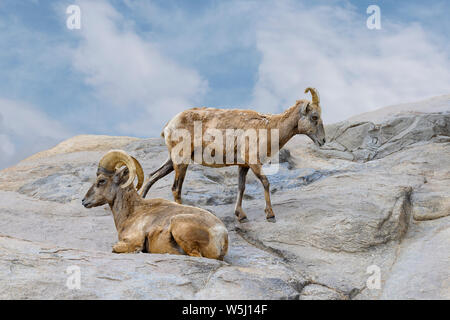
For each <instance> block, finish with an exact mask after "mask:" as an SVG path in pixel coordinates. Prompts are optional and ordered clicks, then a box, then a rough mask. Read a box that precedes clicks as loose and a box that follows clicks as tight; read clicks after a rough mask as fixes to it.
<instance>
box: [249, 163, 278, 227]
mask: <svg viewBox="0 0 450 320" xmlns="http://www.w3.org/2000/svg"><path fill="white" fill-rule="evenodd" d="M250 168H251V169H252V171H253V173H254V174H255V176H256V177H257V178H258V179H259V181H261V183H262V185H263V187H264V197H265V198H266V208H265V209H264V211H265V212H266V219H267V221H269V222H275V214H274V213H273V210H272V204H271V202H270V184H269V179H267V177H266V176H265V175H264V174H263V173H262V172H261V171H262V170H261V165H250Z"/></svg>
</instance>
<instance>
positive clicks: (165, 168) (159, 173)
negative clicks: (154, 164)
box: [141, 157, 174, 198]
mask: <svg viewBox="0 0 450 320" xmlns="http://www.w3.org/2000/svg"><path fill="white" fill-rule="evenodd" d="M173 170H174V168H173V163H172V159H170V157H169V159H167V161H166V162H164V164H163V165H162V166H161V167H159V168H158V169H157V170H156V171H154V172H152V173H150V175H149V177H150V180H149V181H148V182H147V184H146V185H145V187H144V189H142V193H141V195H142V198H145V197H146V196H147V193H148V191H149V190H150V188H151V187H152V185H153V184H154V183H155V182H156V181H158V180H159V179H162V178H164V177H165V176H167V175H168V174H169V173H171V172H172V171H173Z"/></svg>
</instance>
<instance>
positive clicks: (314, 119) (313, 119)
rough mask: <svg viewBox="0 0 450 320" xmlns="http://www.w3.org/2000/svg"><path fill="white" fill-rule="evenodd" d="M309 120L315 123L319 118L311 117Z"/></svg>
mask: <svg viewBox="0 0 450 320" xmlns="http://www.w3.org/2000/svg"><path fill="white" fill-rule="evenodd" d="M311 119H312V121H317V120H319V117H318V116H312V117H311Z"/></svg>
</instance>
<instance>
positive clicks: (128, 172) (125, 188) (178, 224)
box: [82, 150, 228, 260]
mask: <svg viewBox="0 0 450 320" xmlns="http://www.w3.org/2000/svg"><path fill="white" fill-rule="evenodd" d="M122 166H125V167H124V168H123V169H121V168H120V167H122ZM136 175H137V177H138V183H137V186H136V188H135V187H134V185H133V181H134V179H135V178H136ZM143 181H144V172H143V170H142V167H141V165H140V164H139V162H138V161H137V160H136V159H135V158H133V157H131V156H130V155H128V154H127V153H125V152H124V151H121V150H112V151H110V152H108V153H107V154H106V155H105V156H104V157H103V158H102V159H101V160H100V163H99V165H98V170H97V180H96V181H95V183H94V184H93V185H92V186H91V188H90V189H89V191H88V192H87V193H86V196H85V197H84V199H83V201H82V203H83V205H84V206H85V207H86V208H92V207H97V206H101V205H104V204H109V206H110V208H111V211H112V213H113V216H114V222H115V224H116V228H117V231H118V233H119V242H117V243H116V244H115V245H114V246H113V252H116V253H123V252H135V251H143V252H149V253H172V254H188V255H190V256H196V257H206V258H211V259H219V260H223V257H224V256H225V254H226V253H227V250H228V232H227V229H226V228H225V226H224V224H223V223H222V221H220V220H219V219H218V218H217V217H216V216H214V215H213V214H212V213H210V212H208V211H206V210H203V209H200V208H195V207H191V206H185V205H181V204H178V203H175V202H171V201H168V200H164V199H151V200H145V199H142V197H141V196H140V195H138V193H137V190H139V189H140V187H141V186H142V182H143Z"/></svg>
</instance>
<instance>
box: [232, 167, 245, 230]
mask: <svg viewBox="0 0 450 320" xmlns="http://www.w3.org/2000/svg"><path fill="white" fill-rule="evenodd" d="M248 169H249V168H248V167H241V166H239V191H238V195H237V200H236V207H235V209H234V214H235V215H236V217H237V218H238V221H239V222H247V221H248V219H247V215H246V214H245V212H244V210H242V197H243V196H244V191H245V180H246V178H247V173H248Z"/></svg>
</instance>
